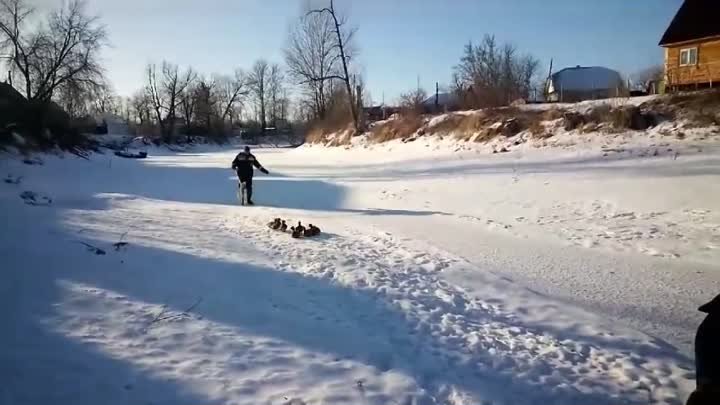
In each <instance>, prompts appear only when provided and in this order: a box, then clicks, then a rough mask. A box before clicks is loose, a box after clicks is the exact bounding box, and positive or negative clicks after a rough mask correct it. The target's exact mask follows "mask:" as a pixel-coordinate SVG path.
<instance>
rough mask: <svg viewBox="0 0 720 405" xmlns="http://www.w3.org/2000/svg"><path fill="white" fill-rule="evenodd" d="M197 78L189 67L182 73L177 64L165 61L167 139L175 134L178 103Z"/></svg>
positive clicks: (164, 87) (164, 82) (164, 83)
mask: <svg viewBox="0 0 720 405" xmlns="http://www.w3.org/2000/svg"><path fill="white" fill-rule="evenodd" d="M196 78H197V75H196V74H195V72H194V71H193V70H192V68H188V69H187V70H186V71H185V72H184V73H182V74H180V70H179V68H178V66H177V65H174V64H171V63H167V62H163V89H164V91H165V97H166V99H167V116H166V118H167V121H168V122H167V133H166V134H165V136H164V137H165V140H166V141H170V139H171V138H172V136H173V135H174V134H175V121H176V119H177V110H178V105H179V104H180V97H181V95H182V94H183V92H184V91H185V89H187V88H188V86H190V84H191V83H192V82H193V81H194V80H195V79H196Z"/></svg>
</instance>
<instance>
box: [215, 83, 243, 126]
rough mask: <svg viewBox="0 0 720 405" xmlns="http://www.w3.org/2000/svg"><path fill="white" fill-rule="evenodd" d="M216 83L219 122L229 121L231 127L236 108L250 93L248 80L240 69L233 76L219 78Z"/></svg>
mask: <svg viewBox="0 0 720 405" xmlns="http://www.w3.org/2000/svg"><path fill="white" fill-rule="evenodd" d="M216 82H217V83H218V86H217V93H218V101H219V102H220V108H221V110H220V120H221V121H223V122H225V121H226V120H228V119H229V120H230V126H232V124H233V121H232V119H233V117H234V116H235V108H236V106H237V105H239V104H241V103H242V98H243V97H245V96H246V95H247V94H248V93H249V91H250V90H249V85H248V84H249V79H248V77H247V75H246V74H245V72H244V71H243V70H242V69H237V70H235V74H234V76H232V77H231V76H219V77H218V79H217V80H216Z"/></svg>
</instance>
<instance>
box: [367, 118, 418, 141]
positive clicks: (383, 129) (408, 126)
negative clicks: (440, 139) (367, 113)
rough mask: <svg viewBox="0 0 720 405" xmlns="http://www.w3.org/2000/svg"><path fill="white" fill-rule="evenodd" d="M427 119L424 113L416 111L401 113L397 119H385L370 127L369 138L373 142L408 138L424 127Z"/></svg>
mask: <svg viewBox="0 0 720 405" xmlns="http://www.w3.org/2000/svg"><path fill="white" fill-rule="evenodd" d="M424 124H425V120H424V119H423V117H422V115H419V114H414V113H403V114H400V116H398V117H397V118H396V119H393V120H389V121H385V122H383V123H380V124H378V125H375V126H373V127H372V128H370V136H369V137H368V139H369V140H370V141H371V142H373V143H382V142H387V141H392V140H393V139H407V138H409V137H410V136H412V135H413V134H414V133H415V132H416V131H417V130H418V129H420V128H422V126H423V125H424Z"/></svg>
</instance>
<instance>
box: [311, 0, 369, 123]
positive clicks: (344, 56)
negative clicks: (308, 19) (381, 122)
mask: <svg viewBox="0 0 720 405" xmlns="http://www.w3.org/2000/svg"><path fill="white" fill-rule="evenodd" d="M310 14H327V15H330V17H332V22H333V30H334V32H335V41H336V42H335V44H334V45H333V49H334V50H335V52H336V56H337V57H338V58H339V59H340V65H341V67H342V73H341V74H329V75H328V76H324V77H321V78H318V79H316V80H328V79H339V80H342V81H343V83H345V90H346V91H347V96H348V105H349V108H350V113H351V114H352V118H353V124H354V126H355V131H356V132H359V131H360V121H359V119H358V111H357V106H356V105H355V100H354V98H353V89H352V84H351V80H352V78H351V76H350V69H349V68H348V64H349V54H348V52H347V48H346V47H347V45H348V44H349V42H350V40H351V39H352V37H353V35H354V31H353V30H349V31H348V30H345V29H344V28H343V27H344V26H345V25H346V23H347V19H346V18H345V17H341V16H338V14H337V12H336V11H335V2H334V0H330V6H329V7H325V8H322V9H315V10H310V11H309V12H308V15H310Z"/></svg>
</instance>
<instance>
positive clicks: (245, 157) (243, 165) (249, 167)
mask: <svg viewBox="0 0 720 405" xmlns="http://www.w3.org/2000/svg"><path fill="white" fill-rule="evenodd" d="M255 168H257V169H258V170H260V171H261V172H263V173H265V174H270V172H268V171H267V170H266V169H265V168H264V167H263V166H262V165H261V164H260V162H258V160H257V158H256V157H255V155H253V154H252V153H250V147H249V146H246V147H245V149H244V150H243V151H242V152H240V153H238V154H237V156H235V160H233V162H232V169H233V170H235V173H237V176H238V180H239V183H238V188H239V189H238V192H239V197H240V202H241V203H244V202H247V204H248V205H255V203H253V200H252V180H253V174H254V172H255ZM243 190H245V195H244V196H243ZM243 197H245V198H243Z"/></svg>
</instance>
